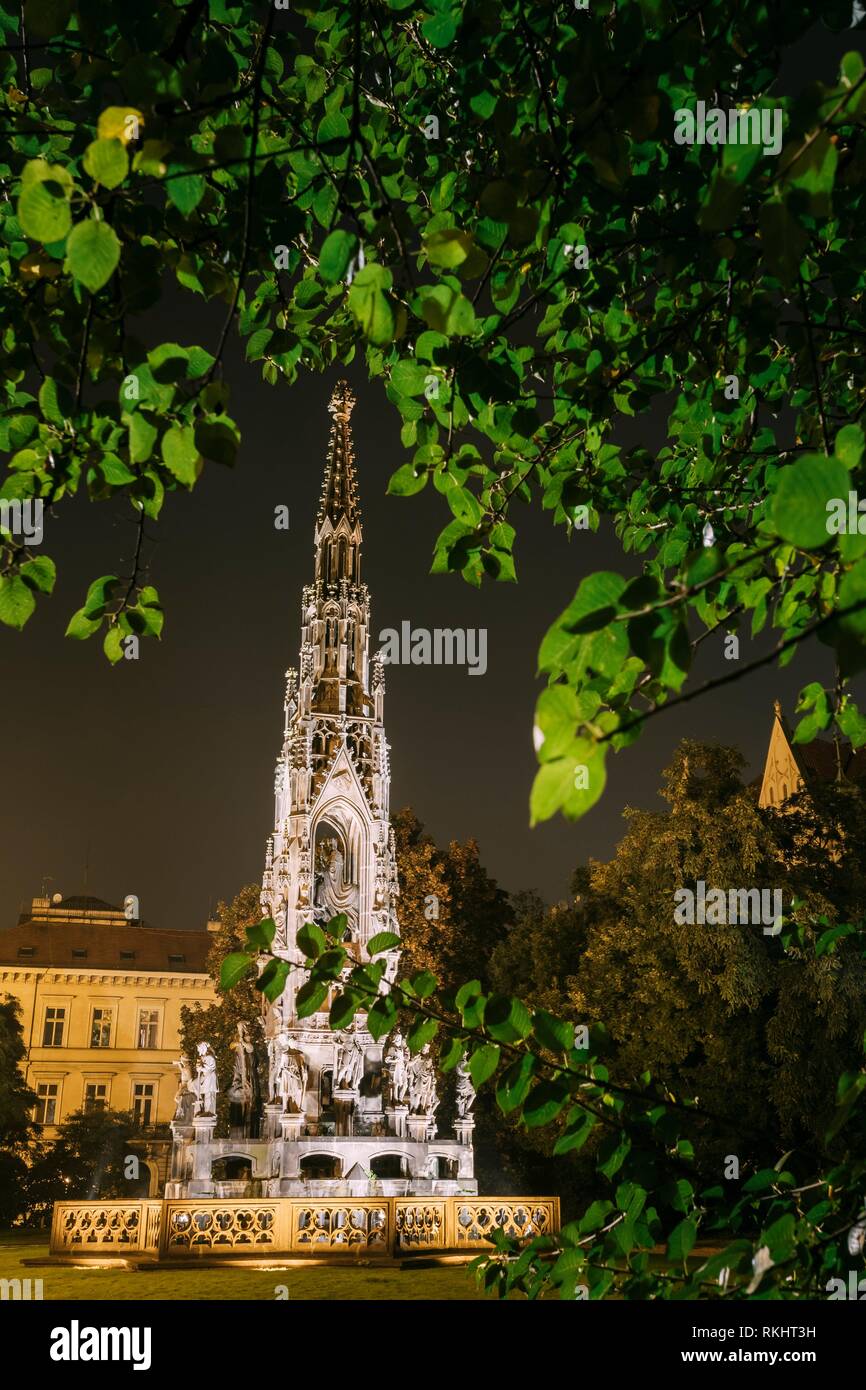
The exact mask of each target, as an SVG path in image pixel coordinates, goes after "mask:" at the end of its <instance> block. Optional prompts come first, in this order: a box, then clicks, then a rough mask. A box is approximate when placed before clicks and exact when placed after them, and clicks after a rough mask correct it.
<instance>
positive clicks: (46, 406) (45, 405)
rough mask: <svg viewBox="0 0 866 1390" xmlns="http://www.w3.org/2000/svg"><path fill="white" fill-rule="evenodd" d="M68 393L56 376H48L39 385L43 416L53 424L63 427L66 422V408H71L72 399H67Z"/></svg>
mask: <svg viewBox="0 0 866 1390" xmlns="http://www.w3.org/2000/svg"><path fill="white" fill-rule="evenodd" d="M66 396H67V393H66V391H65V388H64V387H62V386H61V385H60V384H59V383H58V382H57V381H55V380H54V377H51V376H47V377H46V378H45V380H44V381H43V383H42V385H41V386H40V387H39V409H40V410H41V411H42V414H43V416H44V417H45V419H46V420H48V421H49V422H50V423H51V424H52V425H57V426H58V428H62V427H63V425H64V423H65V415H66V409H65V408H64V407H66V408H67V409H68V408H71V401H68V400H67V399H66Z"/></svg>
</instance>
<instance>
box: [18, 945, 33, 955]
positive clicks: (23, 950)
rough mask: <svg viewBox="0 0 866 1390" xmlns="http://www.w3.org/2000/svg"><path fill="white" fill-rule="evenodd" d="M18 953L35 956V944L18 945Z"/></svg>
mask: <svg viewBox="0 0 866 1390" xmlns="http://www.w3.org/2000/svg"><path fill="white" fill-rule="evenodd" d="M18 954H19V956H35V955H36V947H35V946H19V947H18Z"/></svg>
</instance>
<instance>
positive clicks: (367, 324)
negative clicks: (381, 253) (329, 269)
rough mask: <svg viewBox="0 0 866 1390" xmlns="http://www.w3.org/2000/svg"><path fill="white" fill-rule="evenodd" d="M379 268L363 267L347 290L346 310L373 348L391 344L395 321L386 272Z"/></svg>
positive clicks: (375, 266)
mask: <svg viewBox="0 0 866 1390" xmlns="http://www.w3.org/2000/svg"><path fill="white" fill-rule="evenodd" d="M383 271H384V267H383V266H380V265H367V266H365V267H364V269H363V270H359V271H358V274H357V275H356V276H355V278H354V280H353V281H352V285H351V288H350V290H349V301H348V302H349V309H350V310H351V312H352V314H353V316H354V318H355V320H356V322H357V323H358V325H359V327H360V328H361V330H362V332H363V333H364V335H365V337H367V338H369V340H370V342H371V343H373V344H374V345H375V346H376V347H385V346H386V345H387V344H388V343H391V342H393V340H394V336H395V332H396V320H395V318H394V311H393V309H392V308H391V302H390V300H389V298H388V295H387V294H386V292H385V291H386V288H387V286H388V285H390V283H391V274H390V271H385V272H384V274H383Z"/></svg>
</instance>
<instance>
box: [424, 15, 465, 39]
mask: <svg viewBox="0 0 866 1390" xmlns="http://www.w3.org/2000/svg"><path fill="white" fill-rule="evenodd" d="M421 33H422V34H423V35H424V37H425V39H426V40H427V42H428V43H432V45H433V47H434V48H447V47H448V45H449V44H450V43H452V42H453V39H454V35H455V34H456V33H457V25H456V23H455V21H454V20H453V19H452V17H451V15H450V14H447V13H446V12H445V11H444V10H439V11H437V13H436V14H434V15H431V16H430V18H429V19H425V20H424V23H423V24H422V25H421Z"/></svg>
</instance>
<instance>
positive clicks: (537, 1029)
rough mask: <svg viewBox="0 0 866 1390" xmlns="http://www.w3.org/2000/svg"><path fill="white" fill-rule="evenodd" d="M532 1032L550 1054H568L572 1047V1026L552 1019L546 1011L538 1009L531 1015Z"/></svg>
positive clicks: (560, 1020)
mask: <svg viewBox="0 0 866 1390" xmlns="http://www.w3.org/2000/svg"><path fill="white" fill-rule="evenodd" d="M532 1031H533V1033H534V1034H535V1036H536V1038H537V1039H538V1041H539V1043H540V1044H541V1046H542V1047H546V1048H548V1050H549V1051H550V1052H568V1051H569V1050H570V1049H571V1048H572V1047H573V1046H574V1024H573V1023H566V1022H565V1021H564V1020H563V1019H561V1018H554V1016H553V1014H549V1013H548V1012H547V1010H546V1009H538V1010H537V1012H536V1013H534V1014H533V1015H532Z"/></svg>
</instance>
